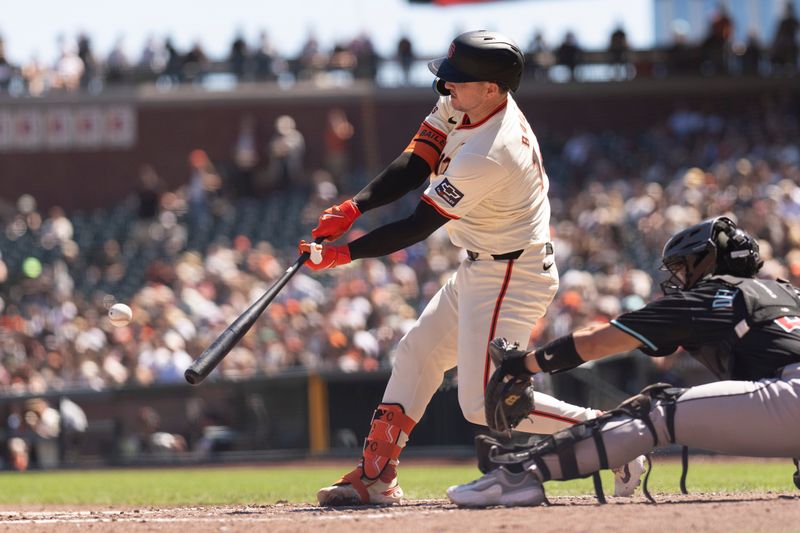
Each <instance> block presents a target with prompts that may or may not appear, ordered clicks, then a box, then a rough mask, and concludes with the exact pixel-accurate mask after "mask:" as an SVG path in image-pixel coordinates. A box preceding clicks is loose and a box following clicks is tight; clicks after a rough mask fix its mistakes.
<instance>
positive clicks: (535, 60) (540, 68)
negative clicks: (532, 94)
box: [525, 30, 555, 80]
mask: <svg viewBox="0 0 800 533" xmlns="http://www.w3.org/2000/svg"><path fill="white" fill-rule="evenodd" d="M553 63H555V57H554V56H553V52H552V51H551V50H550V47H549V46H548V45H547V43H546V42H545V40H544V35H542V32H541V31H538V30H537V31H536V33H535V34H534V36H533V39H532V40H531V43H530V44H529V45H528V52H527V54H526V55H525V68H526V69H527V71H528V72H530V73H531V75H532V76H533V77H534V78H535V79H537V80H546V79H547V76H548V71H549V69H550V67H551V66H553Z"/></svg>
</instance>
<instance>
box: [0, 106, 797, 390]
mask: <svg viewBox="0 0 800 533" xmlns="http://www.w3.org/2000/svg"><path fill="white" fill-rule="evenodd" d="M794 105H796V104H795V103H794V102H792V101H776V100H765V101H759V102H756V101H754V102H753V105H752V108H751V109H743V110H741V111H740V112H739V113H736V114H735V115H729V116H723V115H716V114H710V113H705V112H702V111H699V110H697V109H692V108H689V107H678V108H676V110H675V111H674V112H673V113H672V114H671V115H670V116H669V117H668V118H667V119H666V120H664V121H662V122H659V123H655V124H653V125H652V126H651V127H649V128H648V129H646V130H644V131H640V132H635V133H633V132H631V133H621V132H615V131H610V130H609V131H597V132H590V131H576V132H574V133H572V134H569V135H563V136H562V135H558V134H555V133H553V134H550V133H549V132H546V131H540V132H538V136H539V139H540V142H541V143H542V150H543V159H544V162H545V166H546V168H547V170H548V173H549V175H550V179H551V202H552V206H553V219H552V234H553V238H554V242H555V252H556V260H557V264H558V268H559V271H560V273H561V288H560V290H559V292H558V295H557V296H556V299H555V301H554V302H553V304H552V305H551V307H550V308H549V311H548V313H547V315H546V316H545V318H544V319H542V320H540V321H539V322H538V324H537V325H536V328H535V329H534V331H532V332H531V339H530V342H531V344H538V343H542V342H544V341H546V340H548V339H552V338H554V337H555V336H558V335H562V334H565V333H567V332H568V331H570V330H572V329H574V328H575V327H577V326H580V325H582V324H585V323H588V322H590V321H597V320H608V319H609V318H611V317H613V316H615V315H617V314H618V313H620V312H623V311H627V310H632V309H636V308H638V307H640V306H642V305H643V304H644V302H645V301H647V300H648V299H649V298H651V296H653V295H656V294H658V292H659V281H660V280H661V277H660V274H659V272H658V267H659V255H660V251H661V248H662V246H663V243H664V242H665V240H666V239H667V237H668V236H669V235H670V234H671V233H673V232H674V231H676V230H678V229H680V228H683V227H685V226H687V225H690V224H694V223H696V222H698V221H700V220H702V219H703V218H706V217H709V216H716V215H722V214H727V215H729V216H731V217H732V218H733V219H734V220H735V221H737V223H739V224H740V225H741V226H742V227H743V228H745V229H746V230H748V231H749V232H751V233H752V234H753V235H755V236H756V237H758V239H759V240H760V243H761V251H762V255H763V257H764V258H765V259H766V264H765V266H764V269H763V271H762V273H763V275H764V276H768V277H781V278H784V279H788V280H790V281H792V282H793V283H794V284H796V285H800V170H799V169H800V148H798V143H797V139H798V134H799V133H800V131H798V128H800V123H799V122H798V112H797V109H796V108H795V107H793V106H794ZM291 136H293V134H291V135H290V137H291ZM245 144H246V143H245ZM245 159H246V158H245ZM189 167H190V171H191V178H190V179H189V182H188V185H186V186H184V187H181V188H179V189H176V190H164V189H163V188H162V187H159V185H158V179H157V177H154V176H152V175H151V174H148V173H145V174H144V176H143V180H142V187H141V188H140V189H139V190H138V191H137V192H136V194H134V195H133V196H132V199H131V201H130V202H127V203H125V204H123V205H120V206H118V207H117V208H115V209H114V210H109V211H107V212H99V213H96V214H95V215H94V216H93V217H90V218H86V217H81V216H79V215H78V214H70V215H68V214H66V213H64V212H63V211H62V210H60V209H58V208H53V209H51V210H50V211H49V212H48V213H40V212H39V210H38V208H37V206H36V201H35V199H33V198H31V197H22V198H20V199H19V201H18V202H17V203H16V205H13V206H10V208H9V209H8V210H7V211H3V210H0V222H2V224H3V231H4V235H3V237H0V239H4V240H2V243H3V247H2V254H3V255H2V256H0V311H2V312H1V313H0V390H2V391H3V393H5V394H25V393H28V394H39V393H43V392H45V391H48V390H51V391H52V390H68V389H70V388H80V389H94V390H102V389H108V388H116V387H121V386H126V385H134V386H148V385H151V384H158V383H172V382H180V381H182V379H183V378H182V375H183V371H184V370H185V368H186V367H187V365H188V364H189V363H190V362H191V360H192V357H193V356H197V354H199V353H201V352H202V350H203V349H204V348H205V347H206V346H207V345H208V344H209V343H210V342H211V341H212V340H213V339H214V338H215V336H216V335H217V334H218V333H219V332H220V331H221V330H222V329H224V327H225V326H226V325H227V324H229V323H230V322H231V321H233V320H234V319H235V318H236V317H237V316H238V315H239V314H240V313H241V312H242V311H243V310H244V309H245V308H246V307H247V305H248V304H249V303H250V302H252V301H254V300H255V299H256V298H257V297H258V296H259V295H260V294H262V293H263V292H264V291H265V290H266V289H267V288H268V287H269V286H270V285H271V284H272V282H273V281H274V280H276V279H277V278H278V277H279V276H280V275H281V274H282V273H283V272H284V271H285V269H286V268H287V266H288V265H290V264H291V263H292V262H294V260H295V259H296V257H297V251H296V248H295V247H294V244H293V243H294V241H295V240H296V239H297V238H299V237H301V236H302V233H303V232H308V231H309V230H310V228H312V227H313V226H314V224H315V223H316V219H317V216H318V214H319V213H320V211H321V210H322V209H324V208H325V207H327V206H329V205H331V204H332V203H335V202H337V201H341V200H343V199H344V198H346V197H347V196H345V194H352V193H353V192H354V191H353V190H349V189H348V190H341V191H340V189H339V188H338V187H337V184H336V183H335V180H334V179H333V177H332V175H331V174H330V173H329V172H325V171H320V172H316V173H314V178H313V179H309V180H308V183H307V184H305V185H304V186H303V187H300V188H293V187H291V186H290V183H287V182H282V181H280V180H279V181H277V182H275V184H274V188H273V189H272V190H271V192H269V194H267V195H266V196H265V197H264V198H262V199H254V198H250V197H247V196H246V195H241V194H239V195H235V194H234V195H228V194H224V191H226V190H227V188H228V187H229V186H232V185H231V184H232V183H236V178H235V176H236V174H235V172H231V171H230V170H228V171H226V170H225V169H224V168H220V169H217V168H216V167H215V165H214V162H212V161H210V160H209V159H208V156H207V155H206V154H205V153H204V152H202V151H195V152H192V153H191V154H189ZM279 168H282V169H283V171H286V169H287V168H288V167H287V166H286V165H279ZM287 176H289V175H287ZM287 179H291V178H287ZM409 196H413V195H409ZM413 203H414V198H409V199H408V202H407V203H405V204H403V205H399V206H396V207H395V208H393V209H394V210H393V209H392V208H387V209H382V210H379V211H378V212H376V213H369V214H367V215H366V216H364V217H362V218H361V219H359V221H358V222H357V225H356V226H355V228H354V230H353V231H352V232H351V234H350V236H349V238H355V237H356V236H357V235H358V234H359V233H360V232H363V231H365V230H368V229H370V228H372V227H375V226H376V225H377V224H379V223H381V222H382V221H384V220H387V219H391V218H395V217H397V216H400V215H401V214H403V210H406V211H408V210H410V209H411V208H412V207H413ZM293 206H297V209H295V207H293ZM109 228H111V229H109ZM267 230H269V231H270V232H266V231H267ZM265 232H266V233H265ZM89 234H91V235H94V236H95V237H94V238H87V235H89ZM34 252H37V253H34ZM38 252H41V253H38ZM464 257H465V256H464V252H463V251H462V250H459V249H456V248H454V247H452V245H451V244H450V243H449V240H448V238H447V235H446V232H444V230H439V231H437V232H436V233H434V234H433V235H432V236H431V237H429V238H428V239H427V240H426V241H424V242H423V243H419V244H417V245H414V246H412V247H410V248H408V249H406V250H403V251H400V252H397V253H395V254H392V255H391V256H389V257H386V258H381V259H367V260H360V261H356V262H354V263H352V264H350V265H347V266H345V267H342V268H337V269H335V270H332V271H328V272H324V273H320V274H316V273H311V271H309V270H307V269H303V270H302V271H301V272H300V273H298V274H297V275H296V276H295V277H294V278H293V279H292V281H291V282H290V283H289V284H288V285H287V286H286V288H284V289H283V290H282V291H281V292H280V294H279V295H278V297H277V298H276V300H275V301H274V302H273V304H272V305H271V306H270V307H269V308H268V309H267V311H266V313H265V314H264V316H263V317H262V318H261V319H260V320H259V321H258V322H257V323H256V325H255V326H254V327H253V328H252V330H251V331H250V332H249V333H248V334H247V335H246V336H245V337H244V339H242V341H241V342H240V343H238V345H237V346H236V348H234V350H233V351H232V352H231V353H230V355H229V356H228V357H227V358H226V359H225V360H224V362H223V363H222V365H221V367H220V368H219V370H218V371H217V372H215V374H214V375H213V376H212V379H220V378H227V379H246V378H248V377H252V376H256V375H264V374H271V373H277V372H286V371H290V370H292V369H298V370H303V369H329V370H340V371H344V372H355V371H364V372H369V371H375V370H378V369H382V368H388V366H389V365H390V364H391V358H392V349H393V347H394V346H395V345H396V343H397V341H398V340H399V339H400V337H402V335H403V334H404V333H405V332H406V331H407V330H408V328H409V327H410V326H411V324H413V322H414V320H415V319H416V317H417V316H418V315H419V313H420V312H421V311H422V309H423V307H424V305H425V304H426V302H427V301H428V300H429V299H430V298H431V297H432V296H433V294H434V293H435V291H437V290H438V289H439V287H440V286H441V285H442V283H443V280H444V279H446V277H447V276H449V274H450V273H451V272H452V271H453V270H454V269H455V268H457V265H458V264H459V262H460V261H461V260H463V259H464ZM9 265H14V267H13V268H9ZM137 269H138V270H137ZM116 301H124V303H127V304H129V305H130V306H131V307H132V308H133V316H134V318H133V322H132V323H131V324H130V325H128V326H125V327H121V328H115V327H113V326H112V325H111V324H110V323H109V321H108V319H107V316H106V311H107V309H108V308H109V307H110V306H111V305H112V304H113V303H114V302H116ZM666 364H669V363H666ZM668 370H669V369H668V368H665V369H664V371H668Z"/></svg>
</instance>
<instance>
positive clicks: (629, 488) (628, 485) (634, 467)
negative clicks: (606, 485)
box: [611, 455, 645, 498]
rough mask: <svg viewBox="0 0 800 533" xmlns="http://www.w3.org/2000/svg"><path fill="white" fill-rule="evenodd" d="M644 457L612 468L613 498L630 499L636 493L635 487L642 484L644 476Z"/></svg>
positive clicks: (641, 456)
mask: <svg viewBox="0 0 800 533" xmlns="http://www.w3.org/2000/svg"><path fill="white" fill-rule="evenodd" d="M644 463H645V457H644V455H640V456H639V457H637V458H636V459H634V460H633V461H631V462H630V463H627V464H625V465H623V466H620V467H619V468H614V469H612V470H611V471H612V472H614V496H618V497H620V496H621V497H625V498H627V497H630V496H633V493H634V492H636V487H638V486H639V484H640V483H641V482H642V479H641V478H642V474H644V471H645V467H644Z"/></svg>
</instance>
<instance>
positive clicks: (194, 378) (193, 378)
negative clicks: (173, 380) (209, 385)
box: [183, 368, 203, 385]
mask: <svg viewBox="0 0 800 533" xmlns="http://www.w3.org/2000/svg"><path fill="white" fill-rule="evenodd" d="M183 377H184V378H186V381H188V382H189V383H191V384H192V385H197V384H198V383H200V382H201V381H203V377H202V376H201V375H200V374H198V373H197V372H195V371H194V370H192V369H191V368H187V369H186V372H184V373H183Z"/></svg>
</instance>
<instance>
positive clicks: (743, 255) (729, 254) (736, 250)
mask: <svg viewBox="0 0 800 533" xmlns="http://www.w3.org/2000/svg"><path fill="white" fill-rule="evenodd" d="M723 234H724V235H725V237H724V238H722V239H719V238H718V242H719V244H720V252H721V253H720V254H719V259H720V262H721V264H720V267H722V268H720V270H721V271H724V272H720V273H726V274H733V275H734V276H741V277H745V278H750V277H753V276H755V275H756V273H758V271H759V270H760V269H761V267H762V266H763V264H764V261H763V260H762V259H761V256H760V254H759V253H758V252H759V248H758V242H757V241H756V240H755V239H754V238H753V237H751V236H750V235H748V234H747V233H745V232H744V231H742V230H741V229H739V228H736V227H735V226H733V227H732V228H729V230H728V231H723V232H720V235H719V237H722V236H723Z"/></svg>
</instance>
